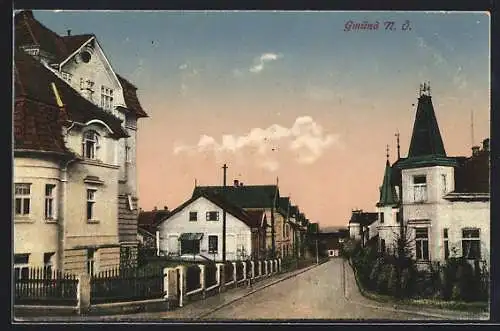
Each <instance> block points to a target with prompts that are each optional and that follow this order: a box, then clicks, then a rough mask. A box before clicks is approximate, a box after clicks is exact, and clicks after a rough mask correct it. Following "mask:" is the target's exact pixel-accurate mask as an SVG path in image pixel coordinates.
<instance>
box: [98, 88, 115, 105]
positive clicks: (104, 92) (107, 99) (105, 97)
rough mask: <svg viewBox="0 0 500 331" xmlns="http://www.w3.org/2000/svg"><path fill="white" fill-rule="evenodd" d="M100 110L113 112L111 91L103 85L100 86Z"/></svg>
mask: <svg viewBox="0 0 500 331" xmlns="http://www.w3.org/2000/svg"><path fill="white" fill-rule="evenodd" d="M101 108H102V109H105V110H113V89H112V88H110V87H107V86H104V85H101Z"/></svg>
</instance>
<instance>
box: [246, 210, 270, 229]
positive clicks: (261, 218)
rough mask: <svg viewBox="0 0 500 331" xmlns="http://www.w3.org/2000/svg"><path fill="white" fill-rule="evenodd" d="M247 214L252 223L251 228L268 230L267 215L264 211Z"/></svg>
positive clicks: (253, 211) (248, 212) (249, 211)
mask: <svg viewBox="0 0 500 331" xmlns="http://www.w3.org/2000/svg"><path fill="white" fill-rule="evenodd" d="M245 213H246V214H247V215H248V218H249V219H250V220H251V221H252V224H249V223H247V224H248V225H250V227H251V228H259V227H260V228H266V226H267V219H266V213H265V212H264V210H247V211H245Z"/></svg>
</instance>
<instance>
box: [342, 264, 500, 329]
mask: <svg viewBox="0 0 500 331" xmlns="http://www.w3.org/2000/svg"><path fill="white" fill-rule="evenodd" d="M342 262H343V263H342V270H343V275H344V277H343V286H344V299H346V300H347V301H349V302H352V303H355V304H358V305H361V306H364V307H368V308H376V309H379V310H385V311H391V312H400V313H406V314H413V315H417V316H430V317H437V318H442V319H448V320H449V319H457V316H452V317H450V316H449V315H448V316H447V315H443V314H438V313H433V312H420V311H418V310H415V311H413V310H406V309H398V308H396V307H397V304H394V307H393V308H390V307H383V306H377V305H371V304H366V303H363V302H359V301H356V300H351V299H350V298H348V296H347V291H346V286H345V283H346V274H345V261H342ZM349 265H350V266H351V268H352V270H353V273H354V279H355V281H356V287H357V288H358V290H359V293H360V294H361V295H362V296H363V297H364V298H365V299H368V300H371V301H375V302H378V303H381V302H379V301H378V300H376V299H373V298H370V297H369V296H368V295H367V293H365V292H366V291H365V289H364V288H363V287H362V286H361V285H360V283H359V280H358V276H357V274H356V270H355V268H354V267H353V266H352V265H351V261H349ZM418 308H430V309H433V308H432V307H418V306H415V309H418ZM452 312H453V313H455V312H456V313H459V312H460V311H452ZM481 314H482V313H479V314H478V315H481ZM490 317H491V316H490V314H489V313H488V316H485V317H484V319H489V318H490ZM484 319H482V318H481V317H480V316H478V318H464V320H484Z"/></svg>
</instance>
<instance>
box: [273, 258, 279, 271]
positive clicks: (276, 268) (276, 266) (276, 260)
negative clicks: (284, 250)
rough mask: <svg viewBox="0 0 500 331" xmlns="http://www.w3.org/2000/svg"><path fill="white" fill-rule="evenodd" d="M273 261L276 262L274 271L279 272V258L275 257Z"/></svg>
mask: <svg viewBox="0 0 500 331" xmlns="http://www.w3.org/2000/svg"><path fill="white" fill-rule="evenodd" d="M273 262H274V271H275V272H276V273H278V271H279V270H278V259H275V260H274V261H273Z"/></svg>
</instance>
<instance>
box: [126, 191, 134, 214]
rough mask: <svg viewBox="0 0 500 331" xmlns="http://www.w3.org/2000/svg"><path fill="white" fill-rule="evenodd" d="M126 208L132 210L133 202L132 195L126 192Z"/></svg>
mask: <svg viewBox="0 0 500 331" xmlns="http://www.w3.org/2000/svg"><path fill="white" fill-rule="evenodd" d="M127 202H128V209H129V210H134V202H133V201H132V195H131V194H127Z"/></svg>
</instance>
